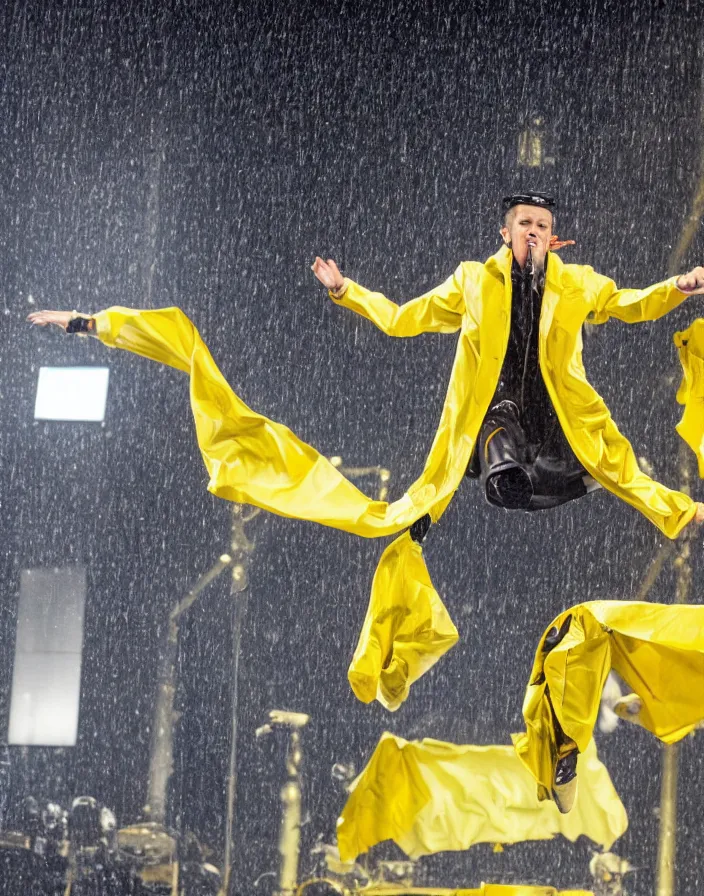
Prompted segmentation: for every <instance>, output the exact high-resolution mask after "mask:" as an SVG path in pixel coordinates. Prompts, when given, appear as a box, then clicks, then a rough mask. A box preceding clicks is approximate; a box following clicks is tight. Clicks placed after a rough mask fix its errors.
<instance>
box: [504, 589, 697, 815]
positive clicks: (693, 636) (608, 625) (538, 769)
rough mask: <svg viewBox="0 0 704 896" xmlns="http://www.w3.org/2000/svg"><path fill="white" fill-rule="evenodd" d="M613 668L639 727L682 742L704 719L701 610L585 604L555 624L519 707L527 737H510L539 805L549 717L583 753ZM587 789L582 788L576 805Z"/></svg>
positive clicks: (546, 772) (552, 750) (548, 763)
mask: <svg viewBox="0 0 704 896" xmlns="http://www.w3.org/2000/svg"><path fill="white" fill-rule="evenodd" d="M567 619H569V629H568V631H567V634H566V635H565V636H564V637H563V638H562V640H561V641H560V642H559V643H558V644H557V646H555V647H553V648H552V649H550V650H545V649H544V647H545V637H547V636H548V634H549V633H550V632H551V631H554V630H555V629H557V630H559V629H560V628H561V627H562V625H563V624H565V622H566V620H567ZM610 669H614V670H615V671H616V672H618V674H619V675H620V676H621V678H623V680H624V681H625V682H626V684H627V685H628V686H629V688H630V689H631V690H632V691H633V692H634V693H635V694H637V695H638V697H639V698H640V700H641V703H642V709H641V711H640V713H639V718H638V721H639V723H640V724H641V725H643V727H645V728H647V729H648V730H649V731H651V732H652V733H653V734H655V735H656V736H657V737H659V738H660V740H662V741H664V742H665V743H668V744H671V743H675V742H676V741H678V740H681V739H682V738H683V737H684V736H685V735H686V734H688V733H689V732H690V731H692V730H693V728H695V727H696V726H697V725H698V724H699V723H700V722H701V721H702V720H704V606H694V605H672V604H651V603H644V602H640V601H615V600H604V601H590V602H588V603H584V604H578V605H577V606H575V607H572V608H571V609H569V610H565V612H564V613H561V614H560V615H559V616H558V617H557V618H556V619H555V620H554V621H553V623H552V624H551V625H550V626H549V628H548V629H547V631H546V632H545V635H544V636H543V638H542V639H541V641H540V645H539V647H538V650H537V653H536V656H535V662H534V663H533V669H532V672H531V677H530V684H529V685H528V689H527V691H526V695H525V699H524V702H523V717H524V719H525V722H526V732H525V733H524V734H521V735H516V736H515V737H514V743H515V747H516V751H517V753H518V755H519V757H520V758H521V760H522V762H524V763H525V765H526V768H527V769H529V771H530V772H531V774H532V775H533V777H534V778H535V780H536V781H537V782H538V797H539V799H547V798H548V796H549V792H550V789H551V787H552V779H553V773H554V767H555V762H556V759H557V744H556V740H555V725H554V721H553V715H552V713H553V712H554V714H555V716H556V717H557V721H558V723H559V725H560V727H561V728H562V730H563V731H564V733H565V734H566V735H567V736H568V737H569V738H571V739H572V740H573V741H574V742H575V743H576V744H577V747H578V748H579V750H580V751H583V750H585V749H586V748H587V747H588V745H589V743H590V741H591V737H592V731H593V730H594V725H595V723H596V720H597V716H598V713H599V701H600V698H601V692H602V689H603V686H604V682H605V681H606V676H607V675H608V674H609V670H610ZM584 783H585V784H586V782H584ZM586 786H587V787H588V786H589V785H588V784H586ZM584 789H585V788H584V787H582V786H581V784H580V788H579V793H580V797H578V799H579V798H581V795H582V794H583V791H584Z"/></svg>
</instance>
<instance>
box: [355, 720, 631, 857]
mask: <svg viewBox="0 0 704 896" xmlns="http://www.w3.org/2000/svg"><path fill="white" fill-rule="evenodd" d="M579 763H580V766H579V773H580V774H582V775H583V776H584V778H585V782H588V787H585V788H582V791H581V792H580V794H579V796H578V797H577V801H576V803H575V807H574V809H573V811H572V812H571V813H570V814H569V815H561V814H560V812H559V811H558V809H557V807H556V806H555V805H554V804H552V803H547V802H543V803H541V802H539V801H538V800H537V799H536V796H535V782H534V780H533V778H532V777H531V775H530V774H529V772H528V771H527V770H526V769H525V768H524V766H523V765H522V764H521V762H520V760H519V758H518V757H517V756H516V753H515V750H514V749H513V747H511V746H510V745H506V746H488V747H478V746H458V745H456V744H450V743H444V742H443V741H439V740H428V739H426V740H422V741H406V740H403V738H400V737H396V736H394V735H393V734H390V733H388V732H386V733H385V734H384V735H382V737H381V740H380V741H379V743H378V745H377V747H376V749H375V751H374V753H373V755H372V757H371V759H370V760H369V762H368V764H367V766H366V768H365V769H364V770H363V772H362V773H361V774H360V775H359V777H358V778H357V779H356V781H354V783H353V784H352V791H351V793H350V796H349V798H348V800H347V803H346V804H345V807H344V809H343V810H342V813H341V815H340V818H339V819H338V822H337V842H338V848H339V850H340V857H341V858H342V860H343V861H351V860H352V859H354V858H356V857H357V856H358V855H360V854H362V853H365V852H367V850H369V849H370V848H371V847H372V846H375V845H376V844H377V843H382V842H383V841H384V840H393V841H394V842H395V843H396V844H397V845H398V846H399V847H400V848H401V849H402V850H403V851H404V852H405V853H406V854H407V855H408V856H409V857H410V858H412V859H417V858H419V857H420V856H424V855H429V854H431V853H436V852H445V851H447V850H465V849H469V848H470V846H472V845H473V844H475V843H518V842H521V841H523V840H549V839H551V838H552V837H554V836H555V835H556V834H562V835H563V836H564V837H567V838H568V839H570V840H572V841H574V840H576V839H577V838H578V837H579V836H580V835H582V834H584V835H585V836H587V837H589V838H590V839H591V840H593V841H594V843H597V844H600V845H601V846H603V847H604V848H606V849H608V848H609V847H610V846H611V844H612V843H613V842H614V841H615V840H616V839H617V838H618V837H620V836H621V834H623V832H624V831H625V830H626V828H627V826H628V819H627V817H626V810H625V809H624V807H623V804H622V803H621V801H620V799H619V797H618V794H617V793H616V791H615V789H614V786H613V784H612V783H611V779H610V778H609V774H608V772H607V770H606V768H605V767H604V766H603V765H602V764H601V762H600V761H599V760H598V758H597V755H596V748H595V747H594V744H593V742H592V743H591V744H589V745H588V748H587V750H586V751H585V753H584V755H582V756H580V757H579Z"/></svg>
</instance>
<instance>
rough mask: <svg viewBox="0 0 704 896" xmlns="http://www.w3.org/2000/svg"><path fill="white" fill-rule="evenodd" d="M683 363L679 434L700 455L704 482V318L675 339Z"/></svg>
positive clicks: (678, 398) (700, 466)
mask: <svg viewBox="0 0 704 896" xmlns="http://www.w3.org/2000/svg"><path fill="white" fill-rule="evenodd" d="M674 340H675V345H676V346H677V352H678V354H679V357H680V363H681V364H682V371H683V374H682V382H681V383H680V387H679V389H678V391H677V401H679V403H680V404H683V405H684V413H683V414H682V419H681V420H680V422H679V423H678V424H677V432H678V433H679V434H680V435H681V436H682V438H683V439H684V440H685V442H686V443H687V444H688V445H689V447H690V448H691V449H692V451H694V453H695V454H696V455H697V464H698V465H699V475H700V477H701V478H703V479H704V319H702V318H701V317H700V318H698V319H697V320H695V321H694V323H693V324H692V325H691V327H689V329H687V330H684V331H682V332H679V333H675V336H674Z"/></svg>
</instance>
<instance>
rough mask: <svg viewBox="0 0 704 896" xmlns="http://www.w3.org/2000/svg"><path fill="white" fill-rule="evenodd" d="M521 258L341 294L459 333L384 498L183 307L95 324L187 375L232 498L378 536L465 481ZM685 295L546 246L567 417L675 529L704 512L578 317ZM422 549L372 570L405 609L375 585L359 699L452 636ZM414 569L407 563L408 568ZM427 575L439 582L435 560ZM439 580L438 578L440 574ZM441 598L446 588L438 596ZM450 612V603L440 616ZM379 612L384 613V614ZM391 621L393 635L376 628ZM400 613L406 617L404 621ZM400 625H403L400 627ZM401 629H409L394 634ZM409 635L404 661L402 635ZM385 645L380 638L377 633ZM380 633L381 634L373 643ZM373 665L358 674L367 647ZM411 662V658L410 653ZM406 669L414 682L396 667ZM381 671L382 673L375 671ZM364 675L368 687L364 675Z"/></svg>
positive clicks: (224, 492)
mask: <svg viewBox="0 0 704 896" xmlns="http://www.w3.org/2000/svg"><path fill="white" fill-rule="evenodd" d="M511 261H512V255H511V252H510V250H509V249H507V248H506V247H503V248H501V249H500V250H499V251H498V252H497V253H496V254H495V255H493V256H492V257H491V258H489V259H488V260H487V261H486V263H484V264H482V263H480V262H471V261H470V262H463V263H462V264H461V265H460V266H459V267H458V268H457V270H456V271H455V273H454V274H453V275H452V276H451V277H450V278H449V279H448V280H446V281H445V283H443V284H442V285H441V286H439V287H437V288H436V289H434V290H431V291H430V292H429V293H426V294H425V295H423V296H421V297H420V298H418V299H415V300H413V301H411V302H408V303H407V304H405V305H403V306H400V307H399V306H398V305H396V304H395V303H393V302H391V301H389V300H388V299H386V298H385V297H384V296H382V295H380V294H379V293H373V292H370V291H369V290H367V289H364V287H362V286H359V285H358V284H356V283H353V282H352V281H346V287H347V288H346V290H345V292H344V294H343V295H342V297H341V298H336V299H335V301H337V302H338V303H339V304H341V305H343V306H345V307H347V308H350V309H352V310H354V311H356V312H357V313H359V314H362V315H363V316H365V317H367V318H368V319H369V320H371V321H372V322H374V323H375V324H376V325H377V326H378V327H380V328H381V329H382V330H383V331H384V332H386V333H389V334H390V335H397V336H415V335H417V334H419V333H423V332H431V331H435V332H444V333H454V332H459V339H458V344H457V351H456V355H455V361H454V364H453V368H452V373H451V376H450V383H449V386H448V390H447V396H446V398H445V404H444V407H443V410H442V414H441V417H440V422H439V426H438V430H437V432H436V434H435V438H434V440H433V443H432V446H431V448H430V452H429V454H428V457H427V460H426V462H425V466H424V468H423V471H422V472H421V474H420V476H419V477H418V479H417V480H416V481H415V482H414V483H413V484H412V485H411V486H410V487H409V489H408V491H407V492H406V494H404V495H403V496H402V497H401V498H399V499H398V500H396V501H394V502H393V503H387V502H385V501H374V500H372V499H370V498H368V497H367V496H366V495H364V494H363V493H362V492H361V491H360V490H359V489H358V488H356V486H354V485H353V484H352V483H351V482H350V481H349V480H347V479H345V477H344V476H343V475H342V474H341V473H340V472H339V470H337V469H336V468H335V467H334V466H333V465H332V464H331V463H330V462H329V461H328V460H327V458H325V457H323V456H322V455H321V454H320V453H319V452H318V451H316V450H315V448H312V447H311V446H310V445H308V444H306V443H305V442H303V441H302V440H301V439H299V438H298V437H297V436H296V435H294V434H293V433H292V432H291V430H289V429H288V428H287V427H285V426H283V425H282V424H280V423H276V422H275V421H272V420H269V419H268V418H266V417H264V416H262V415H261V414H258V413H257V412H256V411H253V410H251V409H250V408H249V407H247V405H246V404H245V403H244V402H243V401H242V400H241V399H240V398H239V397H238V396H237V395H236V393H235V392H234V391H233V390H232V389H231V388H230V386H229V385H228V383H227V381H226V380H225V378H224V377H223V376H222V374H221V373H220V371H219V370H218V368H217V366H216V364H215V362H214V361H213V359H212V357H211V355H210V352H209V351H208V348H207V346H206V345H205V343H204V342H203V340H202V339H201V337H200V335H199V333H198V331H197V329H196V328H195V327H194V325H193V324H192V323H191V321H190V320H189V319H188V318H187V317H186V316H185V315H184V314H183V312H182V311H180V310H179V309H178V308H165V309H158V310H154V311H137V310H133V309H129V308H119V307H116V308H109V309H107V310H106V311H102V312H100V313H98V314H97V315H95V319H96V322H97V327H96V329H97V335H98V337H99V338H100V339H101V340H102V341H103V342H104V343H105V344H106V345H108V346H112V347H117V348H122V349H126V350H128V351H132V352H135V353H136V354H139V355H143V356H145V357H147V358H151V359H152V360H155V361H158V362H160V363H163V364H168V365H170V366H172V367H175V368H177V369H179V370H182V371H184V372H185V373H188V374H189V375H190V392H191V407H192V410H193V416H194V420H195V426H196V436H197V439H198V444H199V447H200V450H201V454H202V457H203V460H204V463H205V466H206V468H207V470H208V474H209V476H210V482H209V484H208V489H209V490H210V491H211V492H212V493H213V494H215V495H218V496H219V497H221V498H225V499H227V500H231V501H239V502H243V503H249V504H254V505H256V506H257V507H261V508H262V509H264V510H269V511H271V512H272V513H277V514H280V515H281V516H289V517H295V518H298V519H305V520H311V521H313V522H318V523H322V524H323V525H327V526H333V527H335V528H338V529H344V530H345V531H347V532H352V533H354V534H356V535H362V536H365V537H377V536H386V535H392V534H395V533H398V532H400V531H401V530H403V529H406V528H407V527H408V526H409V525H410V524H411V523H413V522H414V521H415V520H417V519H418V518H419V517H421V516H423V515H424V514H426V513H429V514H430V516H431V518H432V519H433V520H434V521H436V520H438V519H439V517H440V516H441V515H442V513H443V511H444V510H445V508H446V506H447V504H448V503H449V501H450V499H451V498H452V496H453V494H454V492H455V490H456V489H457V488H458V486H459V484H460V483H461V481H462V478H463V476H464V473H465V470H466V469H467V464H468V463H469V459H470V456H471V454H472V451H473V449H474V445H475V442H476V439H477V436H478V433H479V429H480V427H481V424H482V421H483V419H484V416H485V415H486V412H487V410H488V408H489V404H490V402H491V399H492V397H493V395H494V392H495V390H496V386H497V384H498V380H499V375H500V372H501V366H502V363H503V358H504V355H505V352H506V346H507V341H508V333H509V324H510V310H511ZM684 298H685V296H684V294H683V293H681V292H679V290H677V289H676V287H675V286H674V278H673V279H671V280H669V281H667V282H665V283H660V284H657V285H655V286H651V287H649V288H648V289H644V290H628V289H627V290H617V289H616V286H615V284H614V283H613V281H611V280H609V279H608V278H606V277H602V276H601V275H600V274H596V273H594V271H593V270H592V269H591V268H590V267H584V266H580V265H564V264H563V263H562V261H561V260H560V259H559V258H558V257H557V255H555V254H554V253H550V254H549V261H548V265H547V272H546V282H545V290H544V295H543V302H542V311H541V320H540V364H541V371H542V374H543V377H544V378H545V382H546V386H547V390H548V393H549V395H550V397H551V399H552V402H553V404H554V406H555V409H556V411H557V415H558V417H559V419H560V422H561V424H562V428H563V430H564V432H565V435H566V436H567V439H568V441H569V443H570V445H571V446H572V449H573V450H574V452H575V454H576V456H577V458H578V459H579V461H580V462H581V463H582V465H583V466H584V468H585V469H586V470H587V471H588V472H589V473H591V475H592V476H593V477H594V478H595V479H596V480H597V481H598V482H600V483H601V484H602V485H603V486H604V487H605V488H607V489H608V490H609V491H611V492H613V493H614V494H616V495H617V496H618V497H620V498H622V499H623V500H624V501H627V502H628V503H629V504H632V505H633V506H634V507H636V508H637V509H638V510H640V511H641V512H642V513H643V514H644V515H645V516H647V517H648V519H650V520H651V521H652V522H653V523H654V524H655V525H656V526H658V528H659V529H661V530H662V531H663V532H664V533H665V535H667V536H668V537H669V538H674V537H675V536H676V535H677V534H678V533H679V532H680V531H681V529H682V528H683V526H685V525H686V524H687V523H688V522H689V520H690V519H691V518H692V516H693V515H694V513H695V509H696V508H695V505H694V503H693V502H692V500H691V499H690V498H689V497H687V496H686V495H684V494H682V493H680V492H675V491H672V490H670V489H668V488H666V487H665V486H663V485H660V484H659V483H657V482H654V481H653V480H652V479H650V478H649V477H648V476H646V475H645V474H644V473H642V472H641V471H640V470H639V469H638V464H637V462H636V458H635V455H634V453H633V450H632V448H631V446H630V444H629V443H628V441H627V440H626V439H625V438H624V437H623V436H622V435H621V434H620V432H619V431H618V429H617V428H616V426H615V424H614V423H613V421H612V420H611V415H610V414H609V412H608V410H607V408H606V406H605V404H604V402H603V401H602V399H601V398H600V397H599V396H598V395H597V393H596V392H595V391H594V389H592V387H591V386H590V385H589V384H588V382H587V380H586V377H585V374H584V367H583V365H582V359H581V347H582V341H581V326H582V324H583V323H584V321H585V320H586V319H587V318H589V319H590V320H593V321H595V322H597V321H598V322H602V321H605V320H607V319H608V317H609V316H613V317H617V318H619V319H621V320H625V321H639V320H652V319H655V318H657V317H659V316H661V315H662V314H665V313H666V312H667V311H669V310H670V309H671V308H674V307H675V306H676V305H677V304H679V302H681V301H682V300H683V299H684ZM419 564H420V565H422V566H424V561H423V559H422V553H421V552H418V551H417V550H416V549H415V548H413V547H412V542H411V540H410V539H409V538H404V539H397V540H396V541H395V542H393V544H392V545H390V546H389V547H387V549H386V550H385V551H384V553H383V555H382V557H381V559H380V561H379V568H378V570H377V575H376V576H375V582H377V583H378V582H389V581H392V582H394V583H395V584H396V587H394V593H395V594H396V598H395V599H396V601H397V605H396V611H395V613H392V614H391V615H392V618H393V620H396V621H395V622H393V623H392V624H391V628H389V626H388V624H387V623H385V622H383V620H388V619H389V605H388V600H385V599H384V595H381V594H379V593H378V590H375V589H374V588H373V589H372V594H371V598H370V603H369V609H368V611H367V620H366V622H365V626H364V631H365V636H364V637H365V639H371V640H370V641H369V643H367V642H366V641H361V642H360V644H359V647H358V649H357V651H356V653H355V660H354V662H353V666H352V668H351V670H350V672H351V682H352V686H353V688H355V693H357V696H359V697H360V699H363V700H369V699H373V695H374V693H378V694H381V693H382V692H383V687H382V686H381V684H379V686H378V688H376V689H375V688H374V683H373V679H375V678H376V679H377V683H379V682H378V680H379V679H380V677H381V674H382V671H384V670H385V669H388V668H389V666H390V665H391V664H394V663H395V669H396V675H395V684H394V694H393V695H391V697H390V699H389V700H388V701H387V703H388V705H389V707H390V708H393V707H394V706H397V705H399V704H400V702H401V701H402V700H403V699H404V698H405V696H406V695H407V692H408V686H409V685H410V683H411V682H412V681H413V680H414V678H417V677H418V675H420V674H422V672H423V671H425V670H427V669H428V668H429V667H430V666H431V665H432V663H433V662H435V661H436V660H437V659H438V658H439V657H440V656H441V655H442V654H443V653H444V652H445V651H446V650H447V649H448V647H449V646H450V645H451V638H448V637H447V631H441V632H436V631H435V630H434V629H433V628H432V626H430V627H429V626H428V624H427V622H428V615H427V613H425V614H421V616H420V617H417V616H416V614H415V613H414V612H411V611H409V603H410V602H411V601H410V598H409V596H408V595H407V593H406V592H405V590H404V588H403V587H402V585H403V583H404V582H411V583H412V587H413V593H416V583H417V582H418V575H417V570H418V567H419ZM409 566H411V567H413V572H411V573H409V572H408V569H407V568H408V567H409ZM422 579H423V583H424V584H427V583H429V578H428V575H427V571H424V573H423V575H422ZM431 587H432V586H431ZM437 600H438V601H439V600H440V598H439V597H437ZM441 615H442V614H441ZM444 615H445V616H446V614H444ZM380 617H382V622H380V621H379V619H380ZM382 623H383V624H386V634H384V635H383V636H380V637H377V632H376V629H377V627H378V625H380V624H382ZM397 623H398V624H397ZM401 623H403V632H401ZM397 632H400V633H401V635H402V637H401V639H400V640H398V639H397V637H396V635H397ZM409 640H410V641H412V642H413V643H414V644H415V645H416V647H415V648H414V650H413V651H412V652H410V653H409V651H408V650H406V651H405V656H404V657H403V662H401V663H399V662H395V661H396V660H397V659H398V654H397V647H398V645H399V644H400V643H401V642H403V643H407V642H408V641H409ZM382 641H383V642H384V643H386V644H387V645H388V646H387V647H386V648H385V649H383V650H379V649H378V643H380V642H382ZM372 642H373V643H372ZM371 654H374V656H375V657H376V659H375V660H373V661H372V660H369V661H368V662H367V661H365V662H363V666H364V669H363V670H362V671H361V674H360V675H357V674H356V673H357V671H359V670H358V668H357V664H358V663H359V662H360V658H365V657H366V659H369V657H370V656H371ZM404 664H405V665H404ZM404 668H405V669H406V679H405V684H401V683H400V682H399V675H400V672H399V670H401V669H404ZM370 676H371V679H370ZM360 681H363V687H361V688H360V689H357V687H356V684H355V682H357V683H358V682H360Z"/></svg>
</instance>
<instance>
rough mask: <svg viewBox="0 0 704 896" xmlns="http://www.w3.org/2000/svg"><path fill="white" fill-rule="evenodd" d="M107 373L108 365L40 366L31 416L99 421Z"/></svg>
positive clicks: (105, 389)
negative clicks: (32, 414)
mask: <svg viewBox="0 0 704 896" xmlns="http://www.w3.org/2000/svg"><path fill="white" fill-rule="evenodd" d="M109 374H110V371H109V369H108V368H107V367H41V368H40V369H39V380H38V382H37V398H36V402H35V405H34V419H35V420H76V421H78V420H86V421H91V422H98V423H99V422H101V421H102V420H103V419H104V418H105V404H106V402H107V397H108V377H109Z"/></svg>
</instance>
